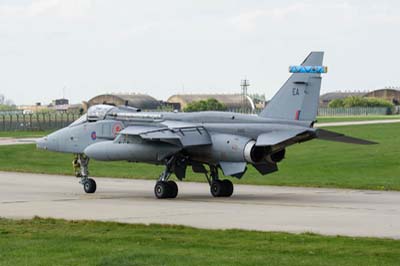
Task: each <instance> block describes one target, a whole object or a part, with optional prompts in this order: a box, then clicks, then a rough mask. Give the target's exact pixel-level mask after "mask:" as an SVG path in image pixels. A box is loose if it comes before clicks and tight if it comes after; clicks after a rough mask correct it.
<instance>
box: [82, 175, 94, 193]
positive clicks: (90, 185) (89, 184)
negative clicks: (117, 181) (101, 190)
mask: <svg viewBox="0 0 400 266" xmlns="http://www.w3.org/2000/svg"><path fill="white" fill-rule="evenodd" d="M96 188H97V187H96V181H94V180H93V179H91V178H89V179H88V180H86V182H85V183H84V184H83V189H84V190H85V192H86V193H94V192H95V191H96Z"/></svg>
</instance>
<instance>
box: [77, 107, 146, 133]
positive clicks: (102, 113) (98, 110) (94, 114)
mask: <svg viewBox="0 0 400 266" xmlns="http://www.w3.org/2000/svg"><path fill="white" fill-rule="evenodd" d="M137 112H140V109H138V108H134V107H129V106H118V107H115V106H112V105H106V104H98V105H93V106H91V107H89V109H88V111H87V113H86V114H84V115H82V116H81V117H79V118H78V119H77V120H76V121H75V122H73V123H72V124H71V125H70V127H74V126H77V125H80V124H83V123H86V122H96V121H100V120H104V119H106V118H107V116H109V117H115V116H116V115H118V114H121V113H123V114H126V113H137Z"/></svg>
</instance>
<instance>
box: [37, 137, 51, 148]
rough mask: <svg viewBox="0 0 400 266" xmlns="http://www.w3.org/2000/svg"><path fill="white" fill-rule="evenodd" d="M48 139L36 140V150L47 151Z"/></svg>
mask: <svg viewBox="0 0 400 266" xmlns="http://www.w3.org/2000/svg"><path fill="white" fill-rule="evenodd" d="M47 144H48V141H47V137H43V138H40V139H38V140H36V148H37V149H41V150H47Z"/></svg>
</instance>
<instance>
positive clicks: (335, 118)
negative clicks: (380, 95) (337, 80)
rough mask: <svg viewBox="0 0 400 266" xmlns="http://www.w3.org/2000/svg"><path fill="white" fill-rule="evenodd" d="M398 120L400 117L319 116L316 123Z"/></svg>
mask: <svg viewBox="0 0 400 266" xmlns="http://www.w3.org/2000/svg"><path fill="white" fill-rule="evenodd" d="M390 119H400V115H368V116H319V117H317V122H318V123H329V122H347V121H369V120H390Z"/></svg>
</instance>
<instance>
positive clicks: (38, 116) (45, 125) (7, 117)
mask: <svg viewBox="0 0 400 266" xmlns="http://www.w3.org/2000/svg"><path fill="white" fill-rule="evenodd" d="M78 117H79V114H76V113H34V114H1V115H0V131H24V130H29V131H38V130H55V129H60V128H63V127H65V126H67V125H69V124H70V123H72V122H73V121H75V120H76V119H78Z"/></svg>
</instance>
